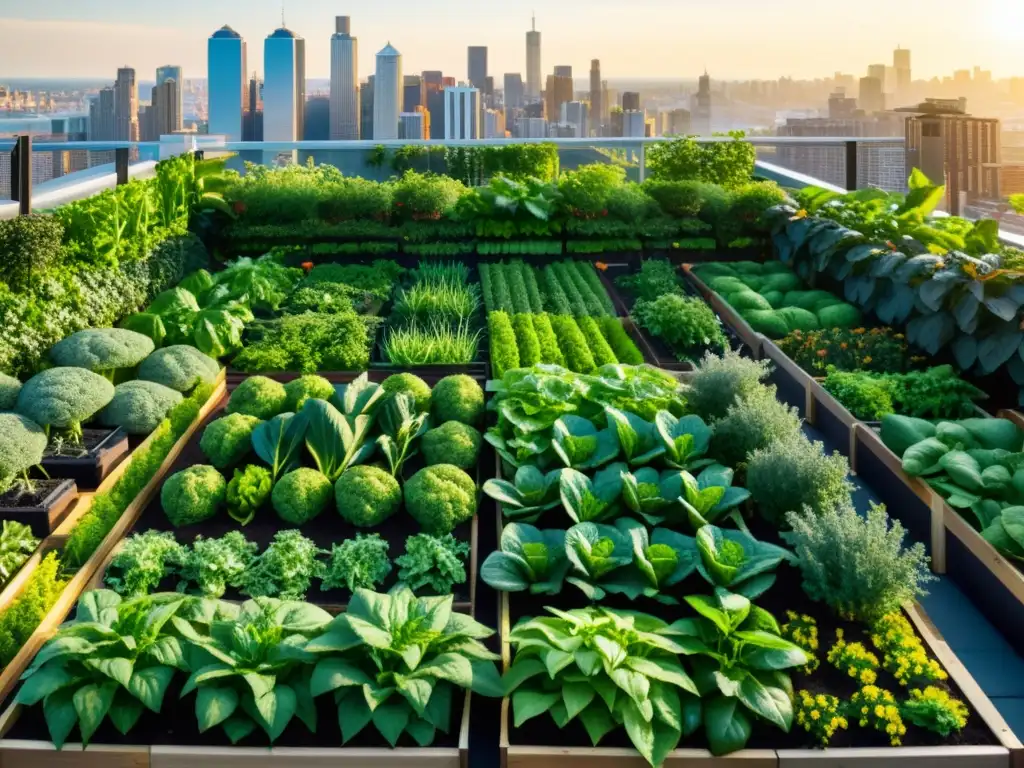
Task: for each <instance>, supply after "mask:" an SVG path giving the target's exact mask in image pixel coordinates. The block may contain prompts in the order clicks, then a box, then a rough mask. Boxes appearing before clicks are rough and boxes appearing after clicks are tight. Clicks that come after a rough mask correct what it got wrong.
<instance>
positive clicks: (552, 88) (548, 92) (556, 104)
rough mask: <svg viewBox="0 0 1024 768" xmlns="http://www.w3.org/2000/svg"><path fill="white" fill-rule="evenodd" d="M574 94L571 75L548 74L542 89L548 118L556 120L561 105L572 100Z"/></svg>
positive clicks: (560, 112) (559, 113) (560, 110)
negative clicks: (545, 85) (545, 84)
mask: <svg viewBox="0 0 1024 768" xmlns="http://www.w3.org/2000/svg"><path fill="white" fill-rule="evenodd" d="M574 96H575V94H574V93H573V88H572V78H571V77H566V76H565V75H548V79H547V87H546V88H545V89H544V100H545V102H546V105H545V106H546V107H547V113H548V120H550V121H552V122H555V121H557V120H558V118H559V116H560V115H561V114H562V105H563V104H565V103H566V102H567V101H572V100H573V98H574Z"/></svg>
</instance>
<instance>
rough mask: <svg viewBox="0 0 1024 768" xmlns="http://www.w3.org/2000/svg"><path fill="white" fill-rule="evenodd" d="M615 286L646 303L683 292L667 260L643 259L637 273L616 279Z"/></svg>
mask: <svg viewBox="0 0 1024 768" xmlns="http://www.w3.org/2000/svg"><path fill="white" fill-rule="evenodd" d="M615 284H616V285H618V286H619V287H621V288H623V289H625V290H626V291H628V292H629V293H630V294H632V295H633V297H634V298H636V299H638V300H639V299H644V300H646V301H654V300H655V299H657V298H658V297H659V296H663V295H665V294H666V293H682V291H683V282H682V280H681V279H680V277H679V272H678V271H677V269H676V268H675V267H674V266H673V265H672V264H671V263H670V262H669V260H668V259H644V262H643V263H642V264H641V265H640V271H639V272H636V273H634V274H628V275H622V276H621V277H617V278H616V279H615Z"/></svg>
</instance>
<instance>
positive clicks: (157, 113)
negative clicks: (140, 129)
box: [144, 78, 181, 141]
mask: <svg viewBox="0 0 1024 768" xmlns="http://www.w3.org/2000/svg"><path fill="white" fill-rule="evenodd" d="M180 104H181V87H180V85H179V83H178V81H176V80H174V79H173V78H168V79H166V80H164V81H163V82H159V81H158V82H157V84H156V85H154V86H153V90H152V99H151V100H150V107H149V125H148V131H147V132H146V138H145V139H144V140H145V141H159V140H160V137H161V136H163V135H164V134H168V133H174V132H175V131H180V130H181V112H179V111H178V110H179V105H180Z"/></svg>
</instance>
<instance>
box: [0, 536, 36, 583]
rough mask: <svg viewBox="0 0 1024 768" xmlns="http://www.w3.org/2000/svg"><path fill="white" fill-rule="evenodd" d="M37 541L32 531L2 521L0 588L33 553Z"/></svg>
mask: <svg viewBox="0 0 1024 768" xmlns="http://www.w3.org/2000/svg"><path fill="white" fill-rule="evenodd" d="M38 545H39V539H37V538H36V537H35V536H33V535H32V529H31V528H30V527H29V526H27V525H25V524H24V523H19V522H17V521H15V520H4V525H3V531H2V532H0V586H3V585H5V584H7V582H8V581H10V580H11V577H12V576H13V575H14V574H15V573H17V572H18V569H19V568H21V566H22V564H23V563H24V562H25V561H26V560H28V558H29V555H31V554H32V553H33V552H35V549H36V547H37V546H38Z"/></svg>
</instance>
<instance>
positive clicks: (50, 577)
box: [0, 552, 68, 666]
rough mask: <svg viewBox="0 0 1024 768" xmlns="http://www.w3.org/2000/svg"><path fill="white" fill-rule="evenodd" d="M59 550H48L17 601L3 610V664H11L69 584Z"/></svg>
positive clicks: (0, 644)
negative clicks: (64, 577) (63, 574)
mask: <svg viewBox="0 0 1024 768" xmlns="http://www.w3.org/2000/svg"><path fill="white" fill-rule="evenodd" d="M60 573H61V562H60V561H59V560H58V559H57V553H56V552H50V553H48V554H47V555H46V556H45V557H44V558H43V560H42V562H41V563H40V564H39V565H38V566H36V568H35V570H34V571H32V574H31V575H30V576H29V577H28V579H27V580H26V582H25V585H24V586H23V587H22V589H21V592H20V593H19V594H18V596H17V597H16V598H14V601H13V602H12V603H11V604H10V605H9V606H7V608H6V610H4V611H3V613H0V663H2V664H3V665H4V666H7V665H8V664H10V663H11V662H12V661H13V660H14V658H15V657H16V656H17V655H18V651H20V650H21V647H22V646H23V645H24V644H25V643H27V642H28V639H29V638H30V637H31V636H32V633H33V632H35V631H36V629H37V628H38V627H39V624H40V623H41V622H42V620H43V618H44V617H45V616H46V614H47V613H48V612H49V610H50V609H51V608H52V607H53V605H54V603H56V602H57V599H58V598H59V597H60V596H61V593H63V591H64V588H65V587H66V586H67V585H68V581H67V579H63V578H61V576H60Z"/></svg>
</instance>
